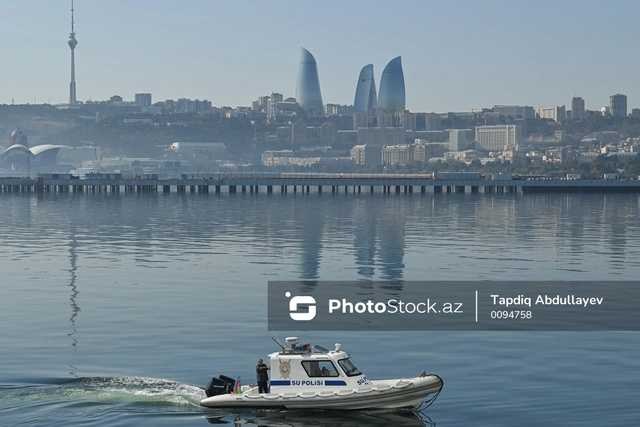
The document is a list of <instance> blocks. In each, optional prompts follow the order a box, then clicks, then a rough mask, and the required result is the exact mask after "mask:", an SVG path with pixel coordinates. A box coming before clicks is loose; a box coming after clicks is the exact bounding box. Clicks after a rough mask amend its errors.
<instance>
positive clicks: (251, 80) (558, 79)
mask: <svg viewBox="0 0 640 427" xmlns="http://www.w3.org/2000/svg"><path fill="white" fill-rule="evenodd" d="M0 4H1V5H2V7H1V8H0V10H2V18H3V19H2V25H0V35H1V36H2V40H3V43H2V47H1V48H0V49H1V57H2V63H3V64H2V66H1V67H0V70H2V71H1V72H0V73H1V78H0V103H6V104H8V103H11V101H12V99H14V100H15V103H16V104H24V103H33V102H34V99H35V102H36V103H45V102H50V103H54V104H55V103H63V102H67V101H68V96H69V74H70V53H69V47H68V46H67V43H66V42H67V39H68V37H69V32H70V2H69V1H65V0H12V1H9V0H0ZM75 9H76V13H75V19H76V26H75V29H76V38H77V40H78V47H77V48H76V82H77V98H78V100H82V101H86V100H89V99H91V100H94V101H98V100H105V99H108V98H109V97H110V96H112V95H116V94H117V95H120V96H122V97H123V98H124V99H125V100H133V98H134V94H135V93H136V92H150V93H151V94H152V95H153V101H154V102H156V101H161V100H165V99H168V98H173V99H178V98H181V97H186V98H192V99H195V98H199V99H209V100H211V101H212V102H213V105H214V106H225V105H226V106H232V107H235V106H239V105H240V106H250V105H251V101H253V100H255V99H257V97H258V96H260V95H268V94H270V93H271V92H279V93H282V94H283V95H284V96H285V98H286V97H289V96H295V83H296V75H297V71H298V61H299V56H300V47H301V46H302V47H305V48H306V49H308V50H309V51H310V52H311V53H312V54H313V55H314V56H315V58H316V61H317V63H318V72H319V76H320V87H321V90H322V97H323V101H324V103H325V104H326V103H336V104H353V97H354V91H355V86H356V81H357V78H358V74H359V72H360V69H361V68H362V67H363V66H364V65H366V64H368V63H373V65H374V71H375V76H376V85H377V86H378V87H379V83H380V74H381V73H382V69H383V68H384V66H385V65H386V64H387V62H388V61H390V60H391V59H392V58H394V57H396V56H398V55H401V56H402V65H403V68H404V75H405V84H406V88H407V108H408V109H410V110H411V111H416V112H419V111H426V112H430V111H436V112H446V111H468V110H470V109H471V108H480V107H492V106H493V105H494V104H519V105H531V106H533V107H536V108H537V107H540V106H552V105H563V104H565V105H567V108H570V104H571V98H572V97H573V96H574V95H575V94H577V95H578V96H582V97H583V98H584V99H585V102H586V107H587V109H599V108H600V107H601V106H604V105H607V104H608V102H609V96H610V95H612V94H614V93H624V94H626V95H627V97H628V103H629V111H630V110H631V108H633V107H640V79H639V78H638V74H639V73H640V59H639V55H638V50H639V46H638V44H639V41H640V37H639V36H638V23H637V22H638V17H639V16H640V1H636V0H628V1H602V0H600V1H591V0H536V1H529V0H512V1H506V0H503V1H497V0H464V1H463V0H458V1H455V0H453V1H441V0H440V1H430V0H404V1H391V0H379V1H378V0H368V1H360V0H338V1H334V0H322V1H311V0H297V1H278V0H274V1H259V0H253V1H240V0H233V1H231V0H229V1H214V0H182V1H177V0H91V1H89V0H77V1H76V2H75ZM634 34H635V35H634Z"/></svg>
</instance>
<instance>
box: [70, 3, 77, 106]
mask: <svg viewBox="0 0 640 427" xmlns="http://www.w3.org/2000/svg"><path fill="white" fill-rule="evenodd" d="M67 43H68V44H69V48H71V83H70V84H69V105H76V104H77V101H76V62H75V57H74V51H75V49H76V46H77V45H78V41H77V40H76V33H75V31H74V30H73V0H72V1H71V34H69V41H68V42H67Z"/></svg>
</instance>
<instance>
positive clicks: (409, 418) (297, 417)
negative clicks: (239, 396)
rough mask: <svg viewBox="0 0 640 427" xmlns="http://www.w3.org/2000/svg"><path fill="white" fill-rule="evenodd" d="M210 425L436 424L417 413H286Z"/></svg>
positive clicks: (218, 418) (215, 420)
mask: <svg viewBox="0 0 640 427" xmlns="http://www.w3.org/2000/svg"><path fill="white" fill-rule="evenodd" d="M206 419H207V421H208V422H209V423H210V424H222V425H234V426H265V427H266V426H278V427H281V426H290V427H301V426H304V427H311V426H327V427H331V426H335V427H338V426H339V427H350V426H353V427H361V426H374V427H375V426H385V427H387V426H400V427H424V426H435V425H436V424H435V423H434V422H433V421H432V420H431V419H430V418H429V417H428V416H427V415H426V414H424V413H422V412H413V411H400V412H383V411H368V412H352V411H348V412H347V411H304V410H289V411H287V410H282V411H265V412H257V413H241V414H233V415H211V416H207V417H206Z"/></svg>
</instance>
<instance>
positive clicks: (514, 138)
mask: <svg viewBox="0 0 640 427" xmlns="http://www.w3.org/2000/svg"><path fill="white" fill-rule="evenodd" d="M521 142H522V127H521V126H520V125H496V126H476V143H477V144H478V145H479V146H480V147H482V148H484V149H485V150H487V151H503V150H508V149H514V148H515V147H516V146H518V145H519V144H520V143H521Z"/></svg>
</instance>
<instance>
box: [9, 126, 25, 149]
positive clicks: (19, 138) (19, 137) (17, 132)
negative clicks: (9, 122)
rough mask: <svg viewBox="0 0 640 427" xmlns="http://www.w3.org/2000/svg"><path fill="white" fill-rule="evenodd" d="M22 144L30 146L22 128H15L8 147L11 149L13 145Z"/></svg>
mask: <svg viewBox="0 0 640 427" xmlns="http://www.w3.org/2000/svg"><path fill="white" fill-rule="evenodd" d="M16 144H22V145H24V146H27V147H28V146H29V144H28V143H27V136H26V135H25V134H24V132H22V130H21V129H20V128H15V129H14V130H13V132H11V136H10V137H9V144H8V145H7V147H11V146H12V145H16Z"/></svg>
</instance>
